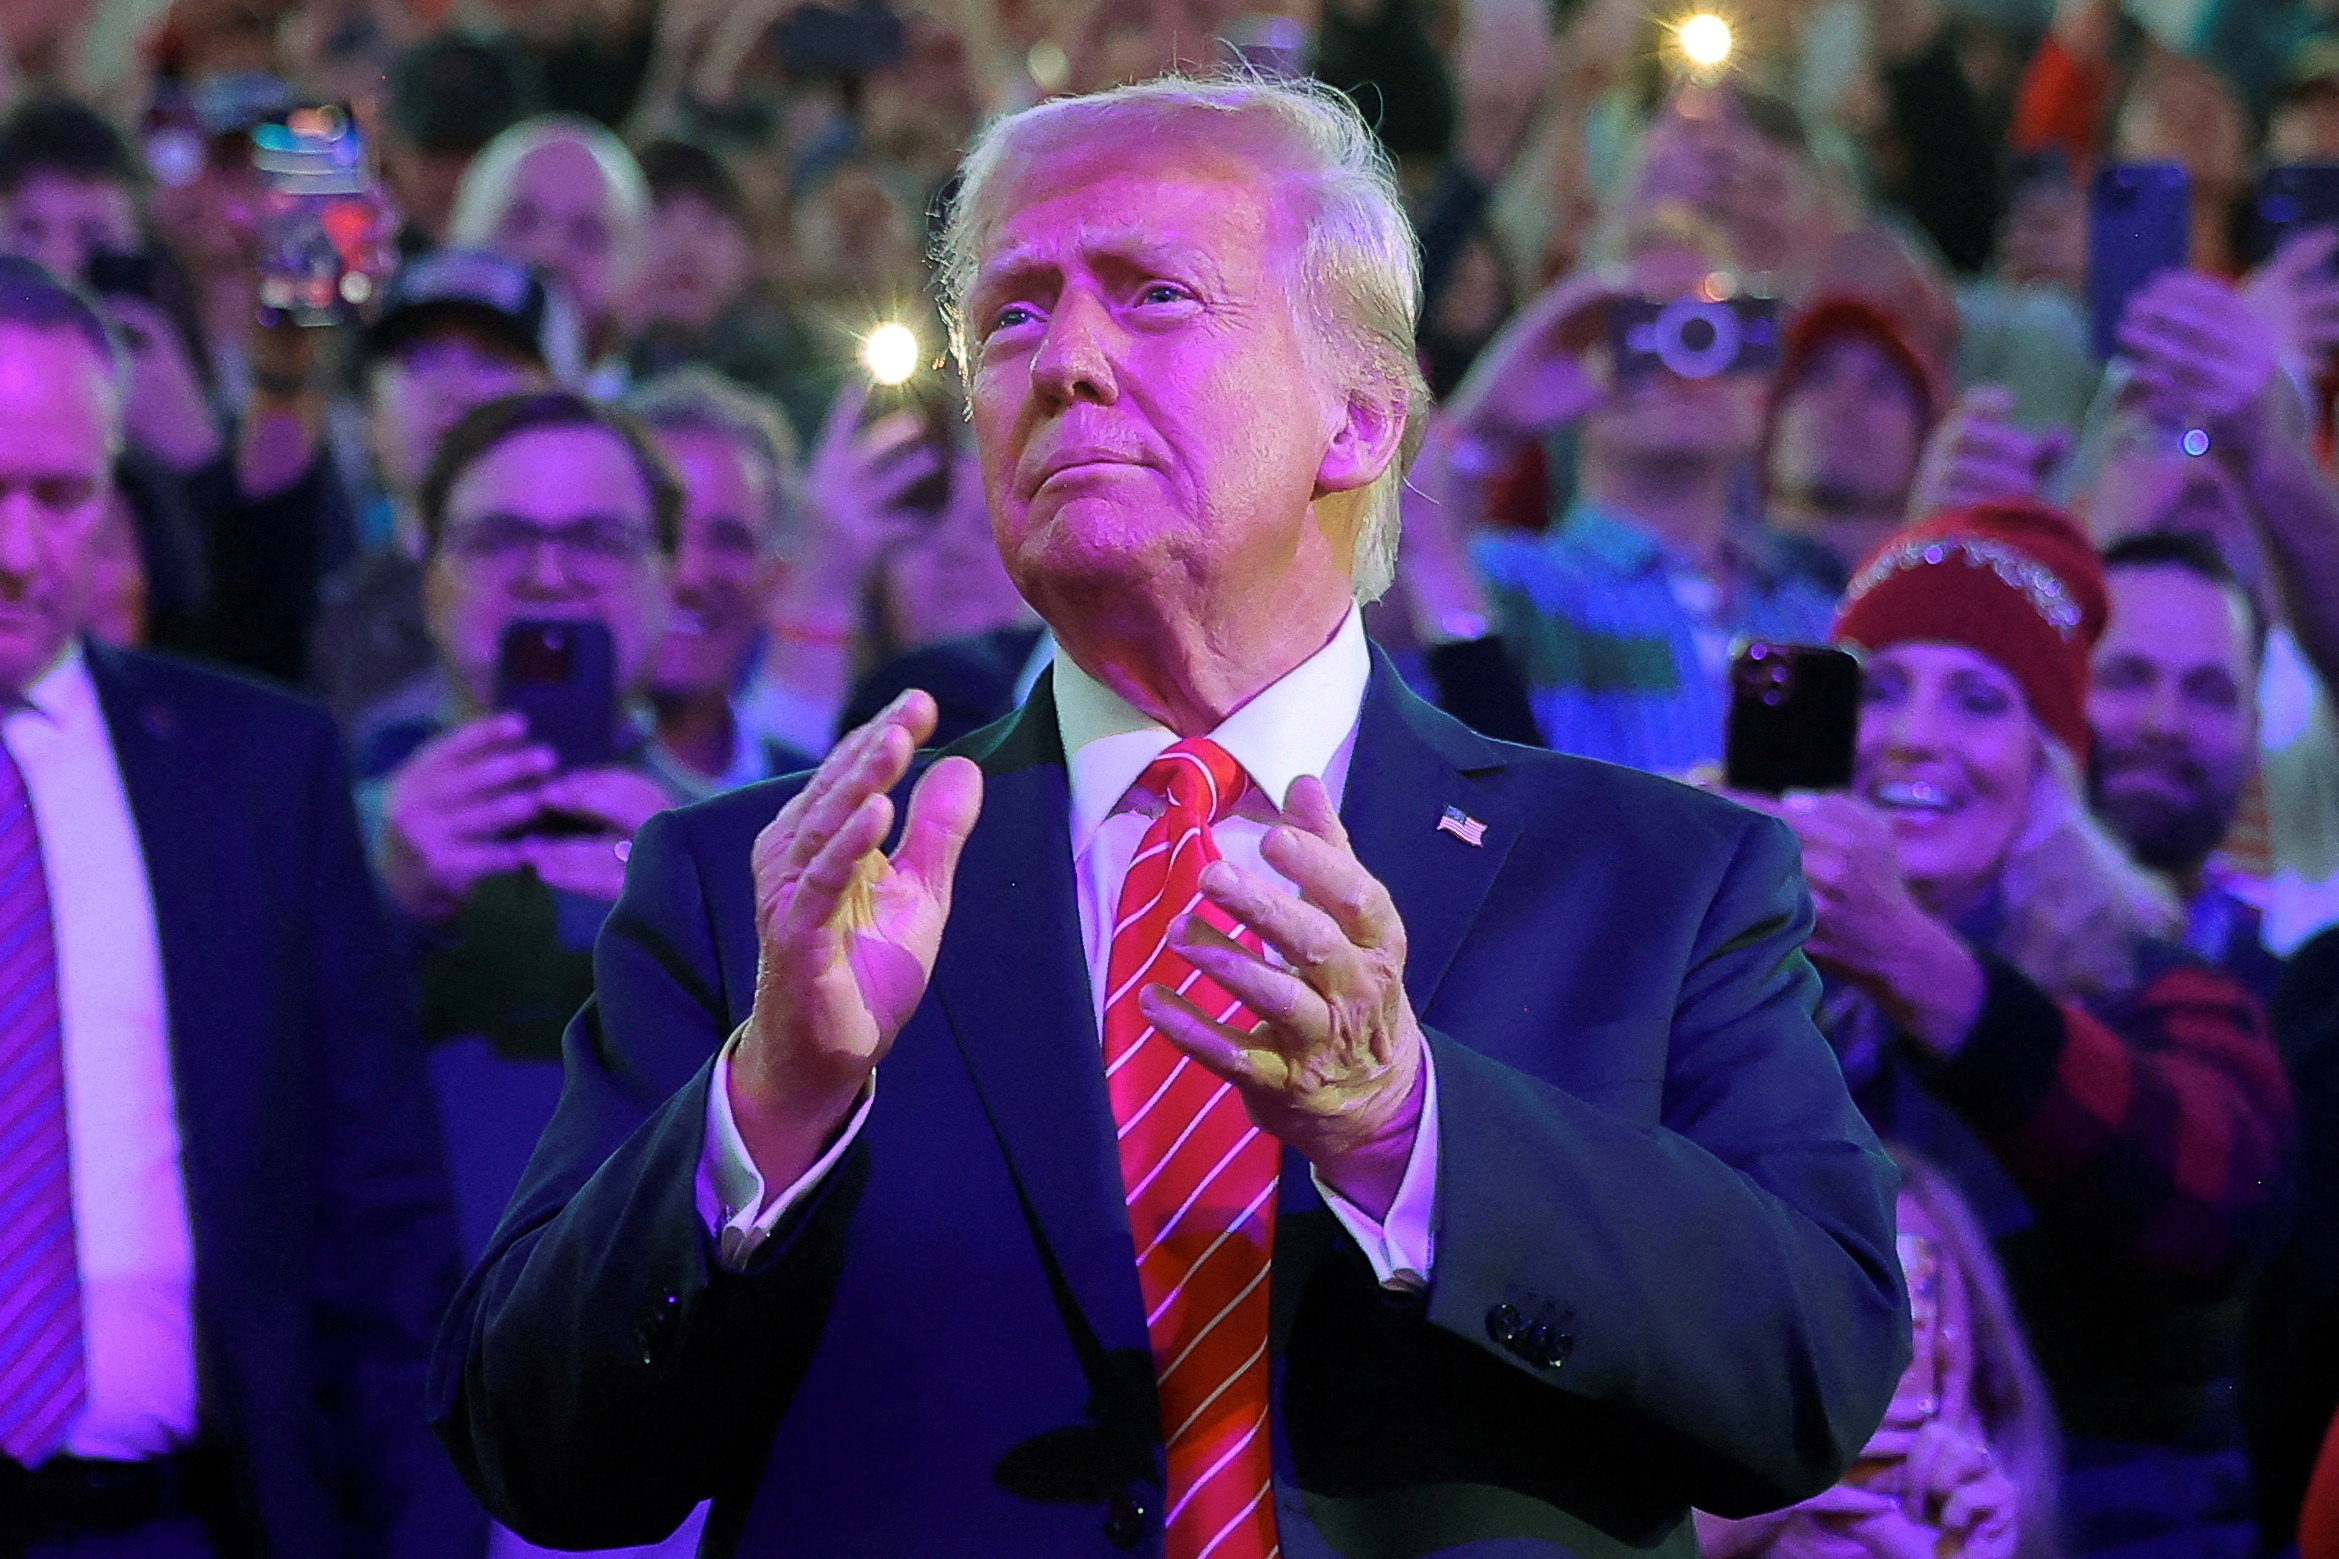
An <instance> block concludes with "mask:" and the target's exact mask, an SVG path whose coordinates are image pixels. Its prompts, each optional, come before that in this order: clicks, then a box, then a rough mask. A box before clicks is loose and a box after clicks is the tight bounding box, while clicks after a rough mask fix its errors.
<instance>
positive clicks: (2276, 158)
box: [2266, 82, 2339, 164]
mask: <svg viewBox="0 0 2339 1559" xmlns="http://www.w3.org/2000/svg"><path fill="white" fill-rule="evenodd" d="M2266 161H2267V162H2269V163H2273V164H2280V163H2286V162H2339V84H2333V83H2330V82H2321V83H2318V84H2316V85H2315V86H2313V87H2310V88H2307V89H2305V90H2303V91H2299V92H2296V93H2293V94H2292V95H2291V96H2289V97H2287V98H2284V99H2283V100H2282V101H2281V102H2280V103H2277V104H2275V105H2274V114H2273V117H2272V118H2270V119H2269V120H2267V122H2266Z"/></svg>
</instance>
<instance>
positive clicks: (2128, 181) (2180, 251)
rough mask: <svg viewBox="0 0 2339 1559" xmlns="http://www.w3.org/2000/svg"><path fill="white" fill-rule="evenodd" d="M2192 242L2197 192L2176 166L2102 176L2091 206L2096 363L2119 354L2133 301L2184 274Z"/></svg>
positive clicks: (2090, 288) (2135, 165) (2153, 165)
mask: <svg viewBox="0 0 2339 1559" xmlns="http://www.w3.org/2000/svg"><path fill="white" fill-rule="evenodd" d="M2192 234H2193V200H2192V192H2191V190H2190V189H2189V188H2188V187H2187V184H2186V181H2185V170H2184V169H2183V168H2182V167H2180V166H2178V165H2177V164H2176V163H2173V162H2115V163H2113V164H2112V165H2111V166H2110V167H2107V168H2105V169H2104V170H2103V171H2102V172H2100V173H2098V174H2097V175H2096V176H2095V188H2094V190H2093V192H2092V193H2090V195H2089V196H2088V201H2087V306H2088V313H2089V315H2090V317H2091V319H2092V321H2093V324H2094V339H2095V355H2096V356H2098V357H2105V358H2108V357H2111V356H2113V355H2114V354H2116V353H2117V352H2118V351H2119V346H2120V318H2121V316H2122V315H2124V314H2126V313H2127V312H2128V301H2129V300H2130V299H2131V298H2133V297H2135V296H2136V294H2137V293H2139V292H2141V291H2143V290H2144V286H2145V284H2146V283H2147V282H2149V281H2151V280H2152V278H2153V277H2155V276H2158V275H2159V274H2160V273H2161V272H2163V271H2175V270H2182V269H2183V268H2184V264H2185V256H2186V255H2187V254H2189V253H2190V252H2191V249H2192Z"/></svg>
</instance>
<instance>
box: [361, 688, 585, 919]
mask: <svg viewBox="0 0 2339 1559" xmlns="http://www.w3.org/2000/svg"><path fill="white" fill-rule="evenodd" d="M558 766H559V759H558V758H557V757H555V756H554V754H553V751H552V749H551V748H549V747H545V746H542V745H541V744H538V743H535V742H531V741H529V740H528V722H527V719H526V717H524V716H522V715H519V714H515V713H513V712H512V711H510V710H505V711H502V712H500V713H497V714H492V715H483V716H481V717H480V718H479V719H477V720H473V721H470V722H469V723H467V724H464V725H459V726H457V727H455V728H454V729H453V730H451V731H447V732H444V733H442V734H441V735H438V736H435V737H433V738H431V739H430V740H429V741H427V742H425V743H423V744H422V745H421V746H420V747H418V748H416V749H415V751H414V756H412V757H411V758H408V759H407V760H406V762H405V763H404V764H403V765H402V766H401V767H400V768H399V769H398V771H397V773H395V774H393V775H392V776H391V777H390V785H389V790H388V793H387V795H386V797H385V798H384V803H383V809H382V810H383V824H384V828H383V837H382V876H383V880H384V883H385V884H386V886H387V887H388V888H389V891H390V897H391V898H393V899H395V900H396V901H397V903H398V904H399V906H400V907H401V908H403V909H404V910H405V911H406V912H407V913H408V914H409V915H412V916H413V917H414V918H415V919H417V920H419V921H421V922H422V923H423V924H425V925H441V924H444V923H445V922H446V921H448V920H449V919H451V918H453V916H454V914H455V911H457V910H458V909H460V908H462V906H463V900H464V899H465V897H467V896H468V895H469V894H470V892H471V889H472V886H473V885H474V884H476V883H477V882H478V881H479V880H480V879H481V878H483V877H492V876H494V875H496V874H497V873H498V872H508V871H515V870H517V869H518V868H519V867H520V865H521V863H522V861H523V858H524V856H523V851H524V845H523V844H522V843H521V842H520V841H518V840H516V839H512V838H510V837H507V836H508V835H509V834H510V833H511V832H512V830H514V829H516V828H518V827H519V826H520V825H521V824H523V823H525V822H527V821H528V820H529V819H531V818H533V817H534V816H536V814H537V813H538V812H540V811H542V810H543V805H544V803H543V799H542V796H541V793H540V792H541V787H542V785H543V783H544V781H545V780H546V779H548V778H550V777H551V775H552V772H553V770H554V769H555V768H557V767H558Z"/></svg>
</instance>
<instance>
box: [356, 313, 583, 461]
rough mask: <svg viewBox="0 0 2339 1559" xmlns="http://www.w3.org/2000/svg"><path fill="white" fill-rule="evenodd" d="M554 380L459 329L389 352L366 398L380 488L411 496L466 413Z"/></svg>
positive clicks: (431, 333)
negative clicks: (450, 431)
mask: <svg viewBox="0 0 2339 1559" xmlns="http://www.w3.org/2000/svg"><path fill="white" fill-rule="evenodd" d="M550 383H551V376H550V375H549V374H547V373H546V372H545V370H544V366H543V364H541V363H539V362H536V361H535V360H533V359H531V358H529V357H526V356H524V355H522V354H520V353H518V352H516V351H514V350H513V349H512V348H511V346H510V345H509V344H507V343H505V342H503V341H500V340H497V339H495V338H493V337H491V336H488V335H486V334H484V333H481V332H477V331H471V330H466V329H463V328H461V327H459V326H447V327H443V328H439V329H434V330H428V331H425V332H424V333H423V334H421V335H418V336H416V337H414V338H413V339H412V340H410V341H407V342H404V343H403V344H401V345H400V346H399V347H398V348H397V350H395V351H393V352H389V353H385V354H384V355H383V356H382V357H381V358H380V359H379V360H377V361H376V362H375V363H374V365H373V366H372V368H371V369H370V370H369V372H368V377H367V397H366V439H367V443H368V445H369V446H370V447H371V449H372V451H373V456H374V468H375V470H376V471H377V472H378V473H379V474H380V476H381V479H382V485H383V486H384V487H386V488H387V489H389V491H390V492H391V494H392V495H393V496H395V497H397V498H398V499H399V500H400V501H406V500H409V499H411V498H412V497H413V495H414V492H415V489H416V488H418V487H420V486H421V485H422V478H423V473H424V472H426V471H428V470H429V469H430V457H431V456H432V454H433V453H435V452H436V451H437V449H438V447H439V441H440V440H441V439H443V438H445V437H446V436H447V432H448V430H449V429H451V428H453V427H454V425H455V424H456V423H458V422H460V421H462V420H463V414H464V413H465V412H467V411H469V410H470V409H471V408H472V407H474V406H481V405H485V404H486V403H487V402H489V401H492V400H495V399H497V398H498V397H501V396H505V395H513V394H517V393H518V392H520V391H522V390H537V389H544V388H546V387H548V386H549V385H550Z"/></svg>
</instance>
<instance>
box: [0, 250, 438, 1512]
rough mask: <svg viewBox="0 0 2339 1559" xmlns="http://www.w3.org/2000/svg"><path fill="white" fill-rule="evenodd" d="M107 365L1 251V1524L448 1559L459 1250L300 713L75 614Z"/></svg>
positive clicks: (346, 841)
mask: <svg viewBox="0 0 2339 1559" xmlns="http://www.w3.org/2000/svg"><path fill="white" fill-rule="evenodd" d="M119 382H120V381H119V379H118V376H117V373H116V368H115V362H114V358H113V353H112V347H111V343H110V341H109V339H108V336H107V333H106V330H105V327H104V325H103V323H102V322H101V321H100V319H99V318H98V316H97V315H96V314H95V313H94V312H93V311H92V309H91V308H90V305H89V304H88V302H87V301H86V300H85V299H83V298H82V297H80V296H79V295H78V294H76V293H74V292H72V291H70V290H69V289H67V288H66V287H65V286H64V285H63V284H62V283H59V282H58V281H56V280H55V279H54V278H53V277H51V276H50V275H49V274H48V273H47V272H45V271H43V270H41V269H40V268H39V267H38V266H36V265H33V264H32V263H31V262H29V261H24V260H18V259H0V687H4V688H5V690H6V695H5V703H6V707H5V711H4V713H0V1553H7V1554H27V1553H29V1554H31V1555H34V1556H49V1555H61V1554H68V1553H69V1554H73V1555H85V1554H87V1555H101V1554H102V1555H107V1556H113V1555H120V1556H124V1559H132V1556H135V1559H150V1556H151V1559H178V1556H200V1555H209V1554H215V1553H216V1554H229V1553H234V1554H268V1555H281V1556H284V1559H296V1556H297V1559H312V1556H318V1555H336V1554H358V1553H368V1554H382V1555H413V1556H415V1559H422V1556H424V1555H429V1556H433V1559H437V1556H446V1555H455V1556H460V1555H464V1554H473V1553H477V1552H478V1551H479V1550H480V1547H481V1546H482V1542H483V1538H484V1524H483V1522H482V1521H481V1519H480V1518H479V1516H478V1515H477V1513H476V1509H475V1508H467V1506H469V1502H468V1501H467V1500H465V1499H464V1497H463V1491H462V1490H461V1488H460V1487H459V1486H458V1485H457V1483H456V1481H455V1480H454V1479H453V1477H452V1476H451V1474H450V1472H449V1470H448V1469H447V1468H445V1466H444V1464H443V1461H442V1460H441V1459H440V1458H438V1457H437V1456H436V1455H435V1454H434V1453H433V1451H432V1449H431V1447H430V1446H429V1444H428V1437H427V1435H426V1434H425V1433H424V1430H423V1423H422V1419H423V1414H422V1411H421V1408H422V1383H423V1368H424V1364H425V1360H426V1355H427V1350H428V1343H429V1337H430V1334H431V1330H432V1327H433V1326H434V1324H435V1322H436V1320H437V1317H438V1315H439V1313H440V1311H441V1310H442V1308H443V1306H444V1304H445V1301H446V1299H447V1297H448V1295H449V1294H450V1293H451V1291H452V1288H453V1285H454V1281H455V1279H456V1277H457V1276H458V1272H457V1265H458V1260H459V1258H458V1256H457V1246H456V1241H455V1230H454V1218H453V1208H452V1198H451V1195H450V1192H449V1189H448V1186H447V1178H446V1169H445V1165H444V1162H443V1156H442V1154H441V1151H440V1143H439V1137H438V1126H437V1121H436V1118H435V1116H434V1114H433V1111H432V1108H431V1102H430V1093H429V1090H428V1086H427V1084H426V1083H425V1081H424V1079H423V1075H422V1071H421V1065H420V1055H419V1052H418V1050H417V1048H416V1047H415V1045H414V1041H413V1014H412V1009H411V1003H410V997H409V994H408V992H407V990H406V986H405V982H404V980H403V978H402V976H401V973H400V968H399V964H398V962H397V958H396V954H395V952H394V949H393V945H392V943H391V941H390V939H389V937H388V935H387V932H386V928H385V926H384V923H383V920H382V916H381V911H380V908H379V905H378V902H377V899H376V896H375V892H374V887H373V884H372V881H371V878H370V877H369V875H368V872H367V868H366V863H365V857H364V854H363V852H362V850H361V849H360V846H359V842H358V831H357V819H356V815H355V810H354V807H353V805H352V803H351V800H350V795H349V789H348V784H349V782H348V777H347V774H346V771H345V769H344V767H343V764H342V760H341V749H340V741H339V737H338V736H337V734H336V733H335V731H334V729H333V727H332V724H331V722H330V721H329V720H328V719H327V718H326V716H325V714H324V712H323V711H322V710H319V709H315V708H312V707H311V706H309V705H306V704H303V703H300V702H298V701H296V700H293V699H290V698H287V697H285V696H283V695H281V694H277V693H272V692H268V691H265V690H263V689H261V688H260V687H258V686H256V685H254V684H251V683H248V682H244V681H242V680H239V679H235V678H231V677H226V676H222V675H218V674H215V673H212V672H208V671H203V670H199V669H197V668H195V667H192V666H189V665H185V664H182V663H178V662H173V661H168V660H161V659H155V658H152V657H148V656H143V655H135V654H129V653H124V652H120V651H115V650H108V649H105V648H102V647H100V646H97V645H95V644H89V643H85V642H84V641H83V640H82V638H81V637H80V635H79V632H78V627H79V623H80V621H81V613H82V610H83V608H84V606H85V604H86V602H87V598H88V594H89V585H90V577H91V573H92V570H93V568H94V566H95V547H94V541H95V538H96V537H97V535H98V534H99V529H100V526H101V524H102V521H103V515H104V507H105V503H106V472H107V468H108V462H109V457H110V456H111V454H112V452H113V449H114V448H115V446H116V445H117V444H118V442H119V439H120V435H121V422H120V416H121V406H120V391H119Z"/></svg>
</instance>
